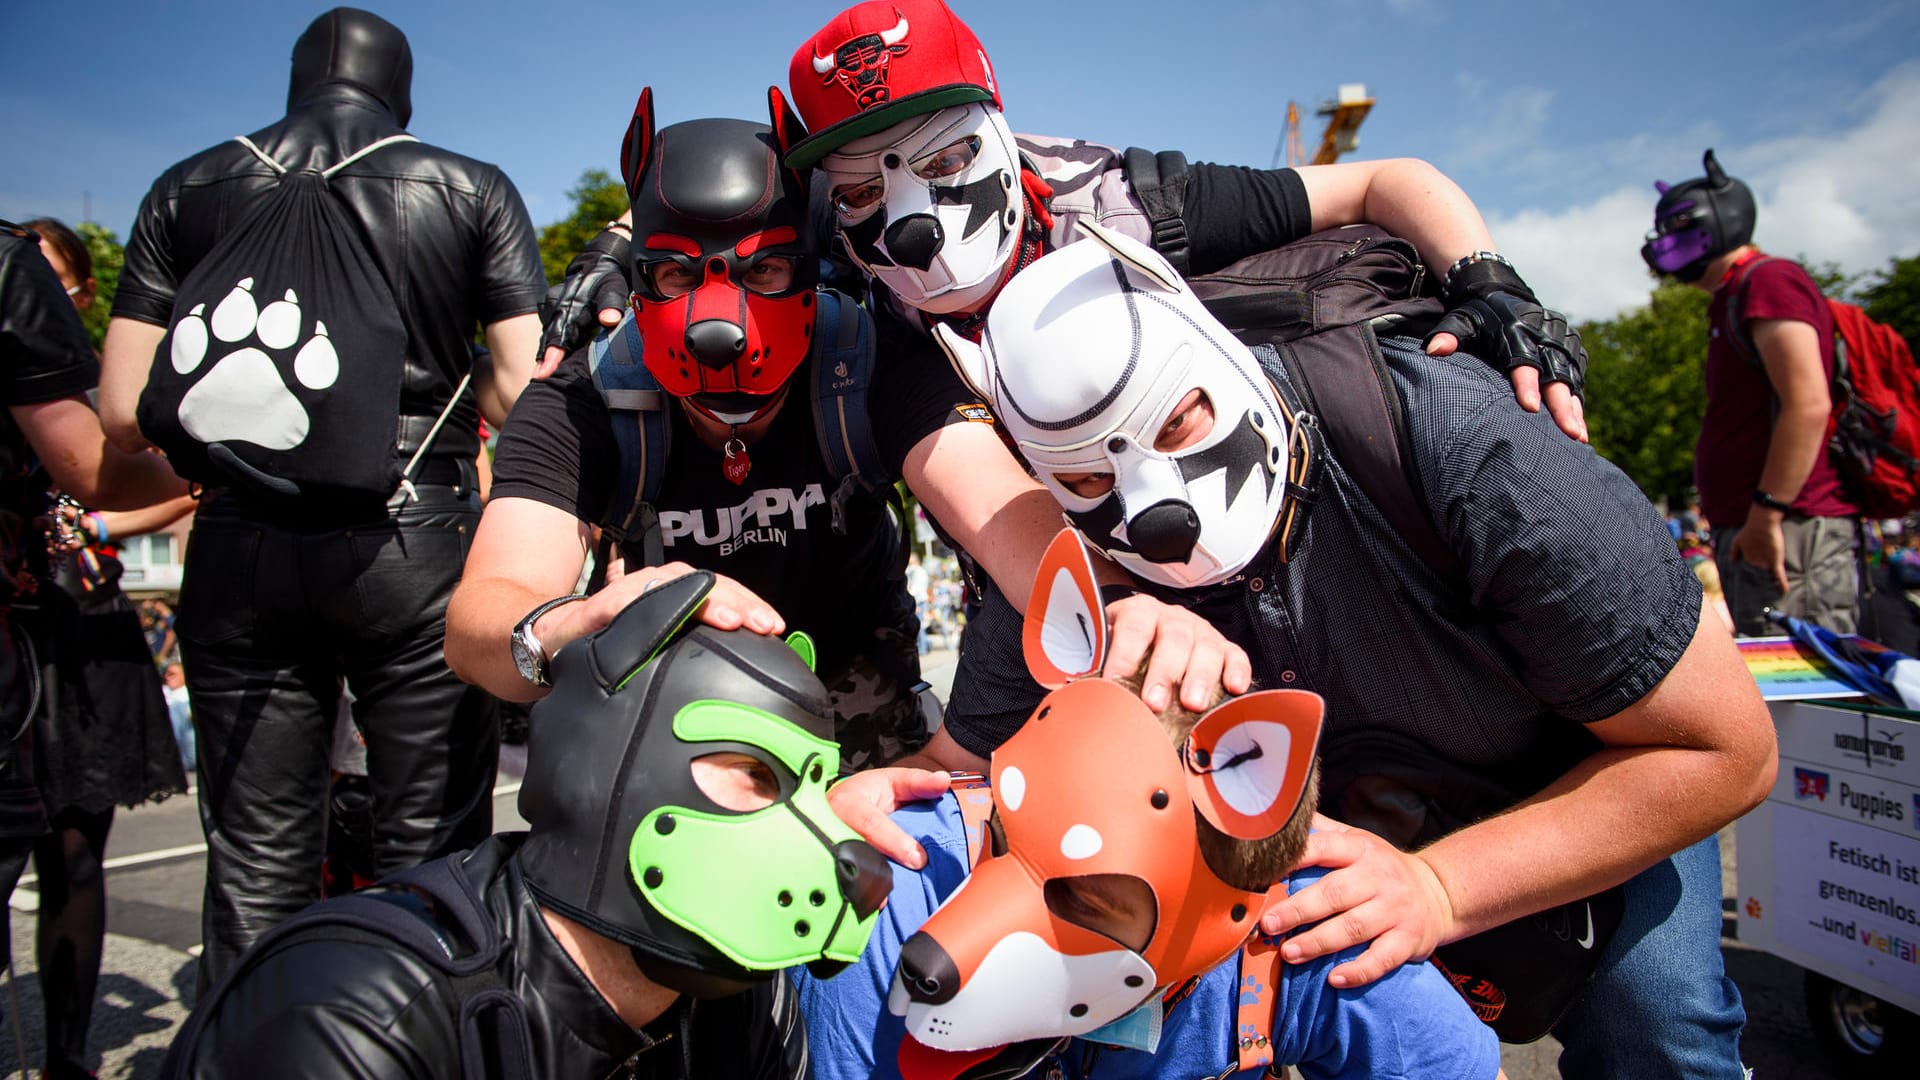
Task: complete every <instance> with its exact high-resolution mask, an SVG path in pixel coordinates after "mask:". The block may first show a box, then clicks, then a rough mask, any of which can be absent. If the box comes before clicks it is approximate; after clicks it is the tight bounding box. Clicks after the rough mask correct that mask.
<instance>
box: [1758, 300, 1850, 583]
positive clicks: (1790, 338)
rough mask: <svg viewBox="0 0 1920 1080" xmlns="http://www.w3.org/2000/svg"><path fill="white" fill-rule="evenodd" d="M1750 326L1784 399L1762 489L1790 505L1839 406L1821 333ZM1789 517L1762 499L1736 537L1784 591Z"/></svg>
mask: <svg viewBox="0 0 1920 1080" xmlns="http://www.w3.org/2000/svg"><path fill="white" fill-rule="evenodd" d="M1747 325H1748V329H1749V330H1750V331H1751V333H1752V334H1753V345H1754V348H1755V349H1757V350H1759V352H1760V362H1761V363H1762V364H1763V365H1765V367H1766V369H1767V382H1768V383H1769V384H1771V385H1772V387H1773V392H1774V395H1775V396H1776V397H1778V398H1779V400H1780V415H1779V416H1777V417H1775V418H1774V422H1773V433H1772V435H1771V436H1769V438H1768V440H1767V460H1766V463H1765V464H1764V465H1763V466H1762V467H1761V470H1760V490H1762V491H1764V492H1766V493H1767V494H1769V495H1771V496H1773V497H1774V498H1776V499H1779V500H1780V501H1781V502H1787V503H1790V502H1792V501H1793V499H1794V496H1796V495H1798V494H1800V488H1801V486H1802V485H1804V484H1805V483H1806V482H1807V474H1808V473H1810V472H1812V471H1813V463H1814V462H1815V461H1817V460H1818V459H1819V457H1820V453H1821V450H1822V447H1823V445H1824V444H1825V442H1826V437H1827V415H1828V413H1830V412H1831V411H1832V409H1833V398H1832V396H1831V393H1830V391H1829V390H1828V387H1827V371H1826V366H1825V365H1824V364H1822V363H1821V361H1820V336H1819V331H1817V330H1815V329H1814V328H1813V325H1812V324H1810V323H1804V322H1800V321H1799V320H1797V319H1754V320H1751V321H1750V322H1749V323H1748V324H1747ZM1785 517H1786V514H1785V513H1784V512H1782V511H1779V510H1775V509H1773V508H1771V507H1766V506H1761V505H1759V504H1757V503H1756V504H1754V505H1752V506H1749V507H1748V508H1747V520H1746V524H1745V526H1744V527H1743V528H1741V530H1740V532H1739V534H1738V535H1736V536H1735V537H1734V538H1733V550H1734V553H1735V554H1736V555H1738V556H1739V557H1740V558H1743V559H1745V560H1747V561H1748V562H1750V563H1753V564H1754V565H1755V566H1761V567H1765V568H1766V569H1769V570H1771V571H1773V576H1774V580H1775V581H1776V582H1778V583H1779V586H1780V589H1781V591H1782V592H1784V591H1786V588H1787V562H1786V539H1785V537H1784V536H1783V535H1782V534H1781V531H1780V522H1781V521H1782V520H1783V519H1784V518H1785Z"/></svg>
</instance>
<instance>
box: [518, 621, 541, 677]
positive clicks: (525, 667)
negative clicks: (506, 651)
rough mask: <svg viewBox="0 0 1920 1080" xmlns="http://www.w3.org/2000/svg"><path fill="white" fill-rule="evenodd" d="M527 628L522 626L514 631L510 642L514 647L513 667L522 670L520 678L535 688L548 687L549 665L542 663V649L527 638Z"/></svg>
mask: <svg viewBox="0 0 1920 1080" xmlns="http://www.w3.org/2000/svg"><path fill="white" fill-rule="evenodd" d="M527 629H528V628H527V627H526V626H525V625H524V624H522V625H521V626H517V627H515V628H514V630H513V637H512V638H511V639H509V640H510V642H511V644H512V647H513V666H514V667H516V668H519V669H520V677H521V678H523V679H525V680H527V681H528V682H530V683H532V684H533V685H535V686H545V685H547V671H546V667H547V665H546V664H545V663H543V662H542V658H541V656H540V649H539V647H538V646H536V645H534V643H533V642H532V641H530V640H528V638H527V633H526V631H527Z"/></svg>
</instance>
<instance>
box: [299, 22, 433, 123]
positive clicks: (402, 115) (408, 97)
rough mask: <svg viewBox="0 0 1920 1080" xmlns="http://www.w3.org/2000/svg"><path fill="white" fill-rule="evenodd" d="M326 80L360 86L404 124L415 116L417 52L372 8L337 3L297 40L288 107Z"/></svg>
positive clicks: (404, 37)
mask: <svg viewBox="0 0 1920 1080" xmlns="http://www.w3.org/2000/svg"><path fill="white" fill-rule="evenodd" d="M328 83H347V84H349V85H351V86H357V87H359V88H361V89H362V90H365V91H366V92H367V93H369V94H372V95H373V96H374V97H375V98H378V99H379V100H380V102H381V103H382V104H384V105H386V107H387V108H388V109H390V110H392V111H393V119H394V121H395V122H396V123H398V124H399V125H400V126H401V127H403V128H404V127H406V126H407V122H408V121H409V120H410V119H412V117H413V50H412V48H410V47H409V46H408V45H407V35H405V34H403V33H401V32H400V28H399V27H397V26H395V25H393V24H392V23H390V22H388V21H387V20H385V19H383V18H381V17H380V16H378V15H375V14H374V13H372V12H371V11H361V10H360V9H359V8H350V7H337V8H334V9H333V10H332V11H329V12H327V13H326V14H324V15H321V16H320V17H319V18H317V19H315V20H313V22H312V23H310V24H309V25H308V26H307V29H306V32H305V33H302V34H301V35H300V39H299V40H298V41H295V42H294V43H293V79H292V81H291V82H290V83H289V84H288V86H287V110H288V111H289V112H291V111H293V108H294V106H296V105H298V104H299V103H300V102H301V100H302V99H304V98H305V97H306V96H307V95H308V94H310V93H312V92H313V91H314V90H315V89H317V88H319V87H321V86H325V85H327V84H328Z"/></svg>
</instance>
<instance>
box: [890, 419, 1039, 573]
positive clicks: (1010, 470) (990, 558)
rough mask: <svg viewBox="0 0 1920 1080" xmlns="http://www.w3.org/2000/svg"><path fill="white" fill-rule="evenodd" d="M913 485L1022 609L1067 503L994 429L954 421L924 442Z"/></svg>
mask: <svg viewBox="0 0 1920 1080" xmlns="http://www.w3.org/2000/svg"><path fill="white" fill-rule="evenodd" d="M901 471H902V473H903V474H904V475H905V479H906V481H907V486H908V487H909V488H912V489H913V493H914V494H915V495H917V496H918V497H919V498H920V501H921V502H922V503H923V504H925V505H926V508H927V512H928V513H929V514H932V515H933V516H934V517H935V518H936V519H938V520H939V522H940V524H941V525H942V526H944V527H945V528H946V530H947V532H948V533H950V534H951V535H952V536H953V539H954V541H955V542H956V543H958V544H959V545H960V547H961V548H962V549H963V550H965V551H968V552H970V553H972V554H973V557H974V558H975V559H976V560H978V562H979V563H980V565H981V566H982V567H983V568H984V569H985V570H986V571H987V573H989V574H991V575H993V583H994V585H996V586H997V587H998V588H999V589H1000V591H1001V592H1002V593H1003V594H1005V595H1006V598H1007V601H1008V602H1009V603H1011V604H1012V605H1013V608H1014V610H1015V611H1025V610H1026V608H1027V592H1028V590H1030V589H1031V588H1033V575H1034V572H1035V571H1036V570H1038V569H1039V566H1040V556H1041V555H1042V554H1043V553H1044V552H1045V551H1046V549H1047V543H1048V541H1050V540H1052V539H1053V536H1054V534H1055V533H1057V532H1059V531H1060V529H1061V525H1062V521H1061V516H1060V504H1059V503H1056V502H1054V501H1053V496H1051V495H1049V494H1047V489H1046V488H1043V487H1041V486H1040V484H1039V483H1038V482H1037V481H1035V480H1034V479H1033V477H1031V476H1028V475H1027V473H1026V470H1024V469H1022V468H1020V465H1019V463H1018V462H1016V461H1014V459H1013V455H1012V454H1010V453H1008V452H1007V448H1006V445H1005V444H1003V443H1002V442H1001V441H1000V436H998V435H996V434H995V433H994V429H993V426H992V425H990V424H974V423H965V424H948V425H947V426H945V427H943V428H940V429H939V430H937V431H935V432H933V433H932V434H931V435H928V436H927V437H926V438H924V439H921V440H920V441H919V442H918V443H916V444H914V447H913V449H912V450H911V451H909V452H908V453H907V460H906V462H905V464H904V466H903V468H902V470H901Z"/></svg>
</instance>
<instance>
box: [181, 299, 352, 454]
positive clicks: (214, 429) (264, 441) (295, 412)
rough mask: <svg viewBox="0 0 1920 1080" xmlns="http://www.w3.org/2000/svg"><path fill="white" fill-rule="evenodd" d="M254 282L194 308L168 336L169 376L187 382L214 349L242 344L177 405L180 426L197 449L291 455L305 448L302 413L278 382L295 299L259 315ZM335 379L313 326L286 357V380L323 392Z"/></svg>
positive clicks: (297, 315) (298, 317) (324, 341)
mask: <svg viewBox="0 0 1920 1080" xmlns="http://www.w3.org/2000/svg"><path fill="white" fill-rule="evenodd" d="M253 285H254V279H252V278H242V279H241V280H240V281H239V283H237V284H236V285H234V287H233V291H232V292H229V293H228V294H227V295H226V298H225V299H223V300H221V301H220V303H219V304H218V305H216V306H215V307H214V309H213V314H212V315H211V316H208V315H207V314H206V307H207V306H206V305H205V304H195V305H194V307H193V310H192V311H190V312H188V313H187V317H186V318H184V319H181V320H180V322H179V324H178V325H176V326H175V327H174V329H173V356H172V360H173V370H175V371H177V372H179V373H180V374H182V375H191V374H193V373H194V372H195V371H197V370H200V368H201V366H202V365H203V364H207V362H208V351H209V349H210V347H211V346H212V345H213V343H214V342H216V341H217V342H220V343H221V344H222V345H243V343H245V342H247V340H248V339H249V338H251V339H252V340H253V341H254V342H255V343H257V344H247V345H244V347H241V348H236V349H234V350H232V351H230V352H225V353H223V354H221V355H219V356H216V357H214V358H213V359H212V362H211V364H209V365H208V366H207V367H206V374H204V375H202V376H201V378H200V381H198V382H196V383H194V384H193V386H192V387H191V388H189V389H188V390H187V392H186V394H185V395H184V396H183V397H182V398H181V399H180V425H181V427H183V428H185V429H186V432H187V434H189V435H191V436H193V437H194V438H195V439H198V440H199V441H201V442H205V443H215V442H231V441H241V442H250V443H253V444H255V445H257V446H262V447H265V448H266V449H268V450H291V449H293V448H294V447H296V446H299V445H300V444H301V443H302V442H305V441H306V438H307V432H308V428H309V426H310V419H309V417H308V415H307V410H306V408H305V407H304V406H302V405H301V404H300V401H299V399H297V398H295V397H294V396H293V392H292V391H291V390H289V389H287V382H286V379H285V377H284V376H282V374H281V367H282V366H283V363H284V361H282V362H280V363H276V360H275V354H277V355H279V356H281V357H284V356H285V354H286V352H287V351H288V350H290V349H292V348H293V347H294V345H295V343H296V342H298V341H299V340H300V336H301V322H302V319H303V315H302V314H301V311H300V298H299V297H298V296H296V295H295V294H294V291H293V290H292V289H288V290H287V292H286V295H285V296H283V297H282V298H281V299H279V300H275V301H273V302H272V303H270V304H268V305H267V306H266V307H265V308H261V307H259V305H258V303H257V302H256V301H255V299H254V296H253ZM339 377H340V357H339V354H337V353H336V352H335V351H334V348H333V342H332V341H331V340H330V339H329V338H328V337H327V325H326V323H324V322H321V321H319V320H318V319H316V320H314V323H313V333H312V336H310V337H308V338H307V340H306V343H305V344H304V345H301V346H300V348H299V351H298V352H296V353H294V356H293V378H294V379H295V380H296V381H298V382H299V384H300V385H301V386H303V387H305V388H307V389H308V390H326V389H328V388H329V387H331V386H332V385H333V384H334V381H335V380H336V379H338V378H339Z"/></svg>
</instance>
